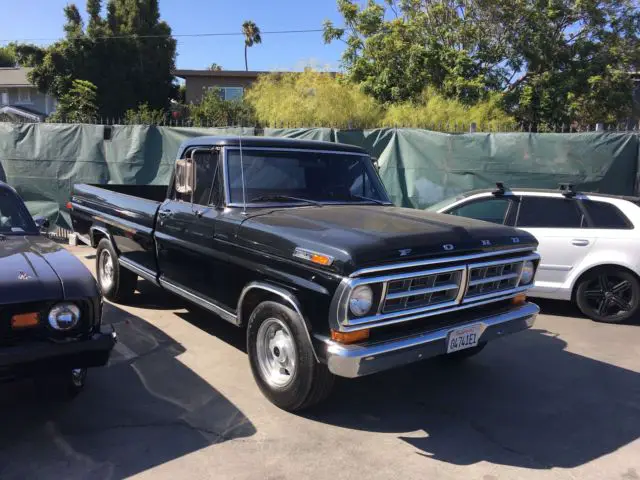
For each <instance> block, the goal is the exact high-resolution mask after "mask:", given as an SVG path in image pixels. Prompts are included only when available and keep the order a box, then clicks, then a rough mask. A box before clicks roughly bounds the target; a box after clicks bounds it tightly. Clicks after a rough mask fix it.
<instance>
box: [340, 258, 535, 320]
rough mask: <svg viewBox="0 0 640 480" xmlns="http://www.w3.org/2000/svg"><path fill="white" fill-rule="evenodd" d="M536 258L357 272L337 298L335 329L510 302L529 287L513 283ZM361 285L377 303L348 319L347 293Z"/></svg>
mask: <svg viewBox="0 0 640 480" xmlns="http://www.w3.org/2000/svg"><path fill="white" fill-rule="evenodd" d="M539 258H540V256H539V255H538V254H536V253H535V252H533V251H531V250H527V249H518V250H516V249H514V250H512V251H502V252H497V253H495V255H486V254H481V255H477V256H475V255H473V256H466V257H460V260H459V261H458V262H456V264H454V265H452V266H448V267H442V264H440V265H438V264H437V263H436V262H434V261H432V260H426V261H425V267H426V266H427V265H429V266H431V265H433V266H432V267H431V268H429V269H424V270H418V268H419V267H420V266H421V265H420V263H419V262H413V263H410V264H407V268H408V269H411V270H413V271H410V272H406V273H402V271H398V270H400V268H399V266H398V265H393V266H391V267H390V268H389V269H388V271H387V272H385V271H384V270H382V268H377V267H375V268H371V270H374V271H375V273H376V274H377V275H376V276H370V277H365V276H360V275H361V274H360V273H359V272H358V275H356V278H353V279H352V280H350V281H348V282H347V283H346V284H345V287H346V291H345V292H343V294H344V296H342V299H343V301H344V302H345V303H342V307H338V308H344V310H342V312H344V313H340V312H338V316H339V318H341V320H340V321H339V326H340V328H341V329H342V330H344V331H350V330H355V329H358V328H364V327H365V326H372V327H374V326H375V327H377V326H382V325H389V324H393V323H398V322H404V321H407V320H414V319H419V318H424V317H430V316H433V315H438V314H441V313H449V312H453V311H455V310H456V309H464V308H469V307H471V306H473V305H483V304H485V303H488V302H493V301H498V300H503V299H506V298H510V297H511V296H513V295H516V294H517V293H519V292H524V291H526V290H528V289H529V288H531V287H532V286H533V285H532V284H529V285H518V283H519V281H520V275H521V273H522V267H523V265H524V262H526V261H529V260H532V261H534V262H537V261H538V260H539ZM449 262H450V263H453V261H451V260H449ZM443 263H444V262H443ZM439 267H441V268H439ZM385 273H386V274H385ZM362 284H369V285H371V286H372V287H374V292H378V293H377V294H374V295H377V298H378V300H377V301H378V302H379V303H377V309H373V310H372V311H371V313H370V314H368V315H366V316H363V317H356V316H354V315H352V314H351V313H349V311H348V307H347V302H348V298H349V291H350V290H351V289H353V288H355V287H357V286H358V285H362Z"/></svg>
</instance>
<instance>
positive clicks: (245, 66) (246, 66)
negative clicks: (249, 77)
mask: <svg viewBox="0 0 640 480" xmlns="http://www.w3.org/2000/svg"><path fill="white" fill-rule="evenodd" d="M244 69H245V70H246V71H247V72H248V71H249V64H248V63H247V44H246V43H245V44H244Z"/></svg>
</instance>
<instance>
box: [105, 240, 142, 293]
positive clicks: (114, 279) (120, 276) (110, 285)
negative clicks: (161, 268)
mask: <svg viewBox="0 0 640 480" xmlns="http://www.w3.org/2000/svg"><path fill="white" fill-rule="evenodd" d="M96 276H97V277H98V285H99V286H100V292H102V295H104V296H105V297H106V298H108V299H109V300H113V301H114V302H122V301H124V300H127V299H129V298H130V297H131V296H132V295H133V292H134V291H135V289H136V284H137V283H138V276H137V275H136V274H135V273H133V272H130V271H129V270H126V269H124V268H122V267H121V266H120V264H119V263H118V254H117V253H116V251H115V249H114V248H113V245H112V244H111V242H110V241H109V239H108V238H103V239H102V240H100V243H99V244H98V248H97V250H96Z"/></svg>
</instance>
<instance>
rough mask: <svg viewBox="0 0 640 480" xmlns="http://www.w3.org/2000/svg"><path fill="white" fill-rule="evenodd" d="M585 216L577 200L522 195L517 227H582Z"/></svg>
mask: <svg viewBox="0 0 640 480" xmlns="http://www.w3.org/2000/svg"><path fill="white" fill-rule="evenodd" d="M583 226H584V216H583V214H582V212H581V211H580V209H579V208H578V204H577V202H576V200H571V199H567V198H557V197H530V196H522V197H521V199H520V209H519V211H518V219H517V220H516V227H532V228H582V227H583Z"/></svg>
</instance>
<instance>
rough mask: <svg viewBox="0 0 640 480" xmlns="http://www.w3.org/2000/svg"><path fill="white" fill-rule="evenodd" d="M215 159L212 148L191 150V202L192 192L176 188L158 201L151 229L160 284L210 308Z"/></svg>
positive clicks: (216, 195) (218, 173) (216, 189)
mask: <svg viewBox="0 0 640 480" xmlns="http://www.w3.org/2000/svg"><path fill="white" fill-rule="evenodd" d="M187 154H188V155H190V153H189V152H187ZM219 157H220V155H219V154H218V153H217V152H216V151H204V152H200V153H195V154H193V168H194V169H195V172H196V185H195V188H194V190H193V202H192V197H191V192H184V193H181V192H178V191H177V189H176V188H175V186H174V187H173V188H172V189H171V192H170V194H169V198H168V199H167V200H166V201H165V202H164V203H163V204H162V205H160V208H159V210H158V219H157V223H156V230H155V240H156V249H157V255H158V268H159V272H160V283H161V285H162V286H163V287H165V288H166V289H168V290H170V291H173V292H174V293H177V294H179V295H181V296H183V297H185V298H187V299H189V300H191V301H194V302H195V303H198V304H200V305H201V306H203V307H205V308H208V309H209V310H214V311H215V310H216V309H215V306H214V307H212V305H211V304H213V305H215V300H214V299H215V297H216V293H215V291H216V287H217V281H218V279H217V276H216V271H215V270H216V269H215V255H216V252H215V250H214V248H213V246H214V233H215V224H216V219H217V217H218V215H219V214H220V210H219V209H218V205H219V204H220V202H219V196H220V194H221V192H222V189H221V178H222V175H221V169H222V167H221V165H220V159H219ZM174 183H175V182H174Z"/></svg>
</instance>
